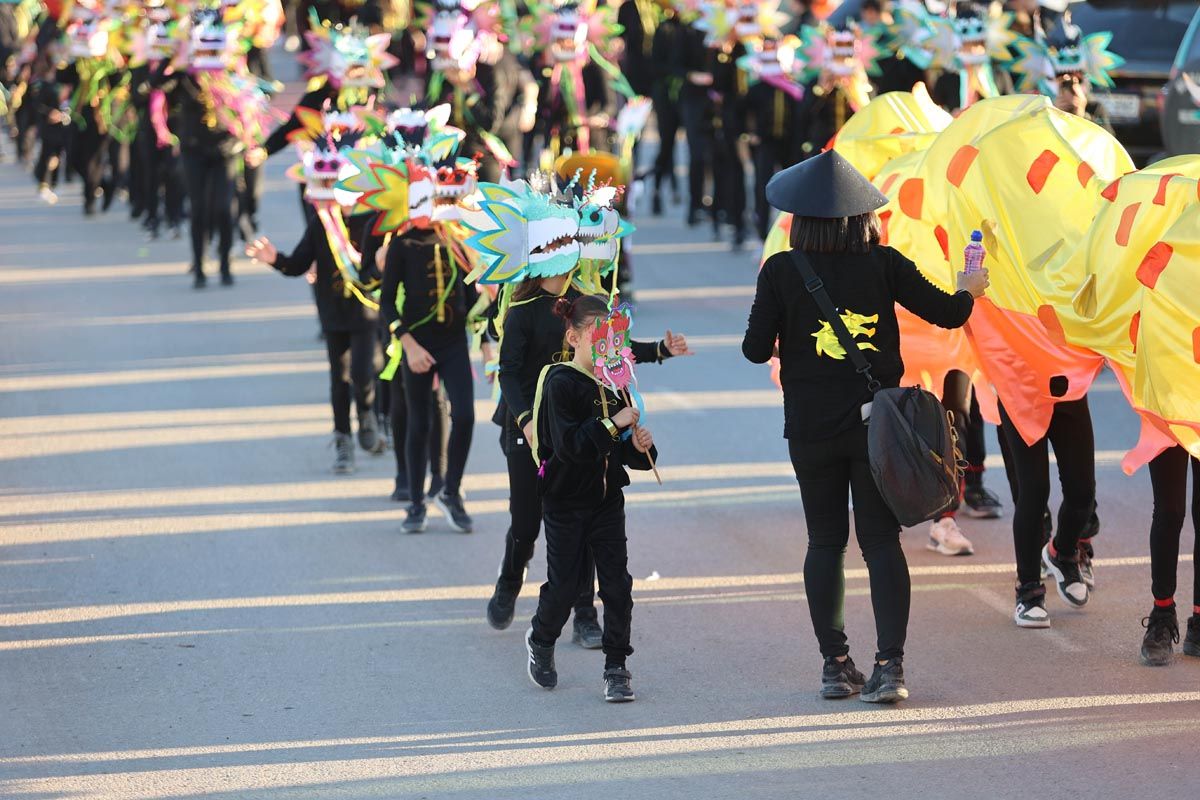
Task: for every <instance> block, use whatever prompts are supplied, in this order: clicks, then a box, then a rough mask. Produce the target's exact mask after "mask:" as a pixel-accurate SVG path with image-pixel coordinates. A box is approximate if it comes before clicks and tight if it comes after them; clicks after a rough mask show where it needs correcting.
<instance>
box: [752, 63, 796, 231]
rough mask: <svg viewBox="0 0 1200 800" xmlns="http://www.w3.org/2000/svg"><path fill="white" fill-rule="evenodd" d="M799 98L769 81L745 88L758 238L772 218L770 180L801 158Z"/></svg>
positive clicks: (755, 222) (755, 224)
mask: <svg viewBox="0 0 1200 800" xmlns="http://www.w3.org/2000/svg"><path fill="white" fill-rule="evenodd" d="M799 106H800V101H799V100H797V99H795V97H794V96H793V95H791V94H789V93H788V92H786V91H785V90H783V89H780V88H779V87H777V86H773V85H771V84H770V83H768V82H767V81H759V82H758V83H756V84H754V85H753V86H750V87H749V88H748V89H747V90H746V99H745V103H744V106H743V108H744V109H745V120H746V131H747V136H748V138H749V141H750V151H751V154H752V155H753V158H754V226H755V231H756V232H757V233H758V238H760V239H764V240H765V239H766V238H767V231H768V230H769V227H770V222H771V205H770V203H768V202H767V181H768V180H770V178H771V176H772V175H774V174H775V173H776V172H777V171H778V170H780V169H787V168H788V167H790V166H792V165H793V164H795V163H796V162H797V161H799V160H800V149H799V147H798V146H797V145H798V142H797V139H796V136H795V133H794V132H795V131H796V130H797V128H798V126H799V119H798V115H797V111H798V110H799Z"/></svg>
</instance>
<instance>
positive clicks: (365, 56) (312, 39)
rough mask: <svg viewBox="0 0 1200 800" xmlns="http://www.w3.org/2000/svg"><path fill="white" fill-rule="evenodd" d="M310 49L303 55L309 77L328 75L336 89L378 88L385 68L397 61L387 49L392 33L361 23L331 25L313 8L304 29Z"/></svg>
mask: <svg viewBox="0 0 1200 800" xmlns="http://www.w3.org/2000/svg"><path fill="white" fill-rule="evenodd" d="M304 38H305V39H306V40H307V42H308V46H309V50H308V52H307V53H303V54H302V55H301V56H300V60H301V61H302V62H303V64H304V67H305V76H306V77H308V78H325V79H326V80H327V81H329V85H330V86H332V87H333V88H334V89H341V88H343V87H345V88H350V89H378V88H381V87H382V86H383V85H384V84H385V83H386V78H385V76H384V72H385V71H386V70H388V69H391V68H392V67H394V66H395V65H396V64H397V63H398V62H397V59H396V57H395V56H393V55H392V54H391V53H389V52H388V51H387V48H388V45H389V44H390V43H391V41H392V35H391V34H390V33H376V34H372V33H370V32H369V31H368V30H367V29H366V28H363V27H360V26H358V25H353V24H352V25H331V24H329V23H327V22H322V21H321V20H320V19H319V18H318V17H317V16H316V12H315V11H313V12H312V25H311V27H310V28H309V29H308V30H307V31H306V32H305V34H304Z"/></svg>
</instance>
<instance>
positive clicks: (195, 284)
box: [192, 272, 208, 289]
mask: <svg viewBox="0 0 1200 800" xmlns="http://www.w3.org/2000/svg"><path fill="white" fill-rule="evenodd" d="M205 286H208V278H206V277H204V273H203V272H193V273H192V288H193V289H203V288H204V287H205Z"/></svg>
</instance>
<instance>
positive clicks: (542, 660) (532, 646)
mask: <svg viewBox="0 0 1200 800" xmlns="http://www.w3.org/2000/svg"><path fill="white" fill-rule="evenodd" d="M525 652H526V653H527V654H528V655H529V663H528V667H527V671H528V672H529V680H531V681H533V685H534V686H540V687H541V688H543V689H553V688H554V687H555V686H558V672H557V671H556V670H555V669H554V645H550V646H549V647H547V646H545V645H542V644H538V643H537V642H535V641H534V640H533V628H532V626H531V627H530V628H529V630H527V631H526V632H525Z"/></svg>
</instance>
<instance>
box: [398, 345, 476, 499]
mask: <svg viewBox="0 0 1200 800" xmlns="http://www.w3.org/2000/svg"><path fill="white" fill-rule="evenodd" d="M431 355H432V356H433V357H434V359H435V360H436V361H437V363H436V364H434V366H433V369H431V370H429V371H428V372H425V373H416V372H413V371H412V370H410V369H409V368H408V362H407V361H404V362H403V363H402V364H401V369H403V370H404V401H405V402H406V403H407V404H408V431H407V432H406V435H405V438H404V454H405V461H406V465H407V467H408V489H409V492H410V493H411V495H412V498H413V503H414V504H417V503H419V502H421V498H423V497H424V496H425V464H426V463H427V462H428V461H429V435H430V424H429V418H430V404H431V403H432V402H433V378H434V376H435V375H436V376H437V377H438V378H439V379H440V380H441V383H442V386H443V387H445V389H446V399H447V400H449V401H450V438H449V440H448V444H447V446H446V493H447V494H450V495H456V494H458V493H459V489H460V488H461V486H462V476H463V471H464V470H465V469H466V467H467V455H468V454H469V453H470V451H471V436H472V434H473V433H474V432H475V390H474V379H473V378H472V376H471V352H470V350H468V349H467V343H466V342H462V343H461V344H456V345H453V346H452V347H449V348H446V349H444V350H440V351H438V352H431Z"/></svg>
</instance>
